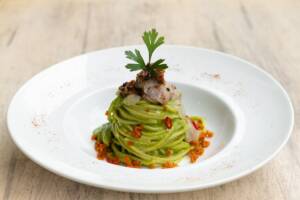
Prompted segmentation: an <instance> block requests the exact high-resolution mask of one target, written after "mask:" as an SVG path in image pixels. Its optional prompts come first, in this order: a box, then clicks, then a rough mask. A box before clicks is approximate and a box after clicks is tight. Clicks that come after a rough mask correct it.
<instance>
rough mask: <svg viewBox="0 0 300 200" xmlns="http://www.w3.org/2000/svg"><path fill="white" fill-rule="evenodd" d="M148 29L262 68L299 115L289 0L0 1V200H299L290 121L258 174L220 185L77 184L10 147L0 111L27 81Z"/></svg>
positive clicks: (299, 149)
mask: <svg viewBox="0 0 300 200" xmlns="http://www.w3.org/2000/svg"><path fill="white" fill-rule="evenodd" d="M151 27H156V28H157V29H158V30H159V32H160V33H162V34H163V35H165V36H166V38H167V39H166V42H167V43H169V44H184V45H193V46H199V47H204V48H211V49H217V50H220V51H223V52H226V53H230V54H234V55H237V56H240V57H242V58H244V59H247V60H249V61H251V62H253V63H255V64H257V65H259V66H261V67H262V68H264V69H265V70H266V71H268V72H269V73H271V74H272V75H273V76H274V77H275V78H276V79H278V80H279V81H280V82H281V83H282V84H283V85H284V87H285V88H286V89H287V91H288V93H289V94H290V96H291V98H292V101H293V104H294V107H295V111H296V120H297V119H298V118H299V117H300V94H299V93H300V78H298V76H299V75H300V1H298V0H272V1H267V0H265V1H261V0H251V1H250V0H248V1H246V0H241V1H235V0H228V1H221V0H216V1H209V0H200V1H197V0H194V1H192V0H178V1H175V0H168V1H160V0H151V1H134V0H127V1H125V0H123V1H106V0H95V1H83V0H82V1H75V0H48V1H47V0H44V1H42V0H0V113H1V121H0V135H1V139H0V158H1V162H0V199H22V200H25V199H51V200H52V199H110V200H112V199H129V200H135V199H149V200H150V199H160V200H176V199H184V200H185V199H195V200H196V199H207V200H215V199H222V200H227V199H228V200H242V199H249V200H250V199H251V200H252V199H255V200H258V199H268V200H269V199H272V200H277V199H285V200H299V199H300V127H299V124H298V123H296V125H295V127H294V133H293V135H292V137H291V139H290V140H289V142H288V144H287V145H286V147H285V148H284V149H283V150H282V151H281V153H280V154H279V155H278V156H277V157H276V158H275V159H274V160H272V161H271V162H270V163H268V164H267V165H266V166H264V167H263V168H261V169H260V170H258V171H256V172H254V173H252V174H251V175H249V176H247V177H244V178H242V179H240V180H237V181H234V182H232V183H229V184H226V185H222V186H219V187H215V188H211V189H205V190H201V191H195V192H188V193H179V194H163V195H156V194H133V193H132V194H129V193H121V192H114V191H108V190H104V189H98V188H94V187H89V186H85V185H82V184H78V183H75V182H73V181H70V180H67V179H65V178H62V177H59V176H57V175H54V174H53V173H50V172H48V171H47V170H45V169H43V168H41V167H40V166H38V165H36V164H35V163H33V162H32V161H31V160H29V159H28V158H27V157H25V156H24V155H23V154H22V153H21V152H20V151H19V150H18V149H17V147H16V146H15V145H14V144H13V142H12V140H11V139H10V137H9V135H8V130H7V127H6V121H5V117H6V111H7V107H8V104H9V102H10V99H11V98H12V96H13V94H14V93H15V92H16V91H17V89H18V88H19V87H20V86H21V85H22V84H23V83H24V82H25V81H26V80H28V79H30V78H31V77H32V76H33V75H35V74H36V73H38V72H40V71H41V70H43V69H45V68H47V67H48V66H50V65H52V64H54V63H57V62H59V61H62V60H64V59H67V58H70V57H72V56H75V55H79V54H81V53H85V52H89V51H93V50H97V49H103V48H109V47H114V46H121V45H130V44H136V43H141V38H140V36H141V33H142V32H143V31H144V30H145V29H149V28H151ZM274 109H276V108H274ZM249 159H250V158H249Z"/></svg>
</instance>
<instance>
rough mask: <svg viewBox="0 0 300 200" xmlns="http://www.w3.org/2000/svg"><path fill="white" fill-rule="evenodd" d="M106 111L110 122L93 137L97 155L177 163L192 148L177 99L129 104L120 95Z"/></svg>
mask: <svg viewBox="0 0 300 200" xmlns="http://www.w3.org/2000/svg"><path fill="white" fill-rule="evenodd" d="M107 115H108V121H109V122H108V123H106V124H104V125H102V126H101V127H100V128H98V129H96V130H95V131H94V138H95V139H96V141H98V142H96V150H97V148H98V150H97V151H98V153H99V154H100V155H99V154H98V157H100V158H102V159H104V158H106V160H107V161H108V162H111V163H114V164H119V163H123V164H125V165H127V166H133V167H139V166H141V165H142V166H148V167H156V166H162V167H174V166H176V164H177V163H178V162H179V161H181V160H182V158H183V157H184V156H185V155H186V154H187V153H188V152H189V151H190V150H191V149H192V148H193V147H192V146H191V145H190V144H189V143H188V142H186V141H185V137H186V132H187V129H188V124H187V119H186V117H184V116H182V114H181V105H180V101H178V100H172V101H169V102H168V103H167V104H166V105H158V104H154V103H150V102H148V101H145V100H140V101H138V102H136V103H135V104H130V103H127V102H126V100H124V98H122V97H121V96H118V97H116V98H115V99H114V100H113V102H112V103H111V105H110V107H109V110H108V112H107ZM99 150H100V152H99ZM101 153H102V155H101Z"/></svg>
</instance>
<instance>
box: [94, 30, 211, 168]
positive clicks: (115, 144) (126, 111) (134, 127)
mask: <svg viewBox="0 0 300 200" xmlns="http://www.w3.org/2000/svg"><path fill="white" fill-rule="evenodd" d="M143 39H144V42H145V43H146V45H147V48H148V51H149V62H148V64H145V62H144V60H143V58H142V57H141V54H140V53H139V51H138V50H135V52H131V51H126V52H125V53H126V55H127V58H128V59H131V60H133V61H135V62H136V63H134V64H128V65H126V68H128V69H130V70H131V71H134V70H139V69H140V70H142V71H141V72H140V73H139V74H138V75H137V78H136V80H133V81H130V82H126V83H124V84H123V85H122V86H120V88H119V91H118V95H117V97H116V98H115V99H114V100H113V101H112V103H111V105H110V106H109V109H108V111H107V112H106V115H107V119H108V122H107V123H106V124H103V125H102V126H100V127H99V128H97V129H95V130H94V132H93V136H92V139H93V140H95V149H96V151H97V157H98V158H99V159H102V160H106V161H108V162H110V163H113V164H122V165H125V166H128V167H141V166H145V167H150V168H152V167H160V166H161V167H164V168H170V167H175V166H177V164H178V163H179V162H180V161H181V160H182V159H183V158H184V157H185V156H186V155H189V156H190V159H191V161H192V162H195V161H196V160H197V158H198V157H199V156H200V155H202V154H203V152H204V148H205V147H207V146H208V144H209V143H208V141H207V140H205V138H209V137H211V136H212V133H211V132H210V131H207V130H206V129H205V127H204V122H203V120H202V119H201V118H200V117H188V116H186V115H184V114H183V111H182V106H181V99H180V93H179V92H178V91H177V90H176V87H175V86H173V85H170V84H167V83H165V81H164V78H163V73H164V70H165V69H166V68H167V65H166V64H164V63H163V61H164V60H163V59H159V60H158V61H156V62H154V63H151V56H152V53H153V51H154V50H155V49H156V48H157V47H158V46H159V45H161V44H162V43H163V37H159V38H157V32H156V31H155V30H154V29H153V30H152V31H149V32H145V33H144V36H143Z"/></svg>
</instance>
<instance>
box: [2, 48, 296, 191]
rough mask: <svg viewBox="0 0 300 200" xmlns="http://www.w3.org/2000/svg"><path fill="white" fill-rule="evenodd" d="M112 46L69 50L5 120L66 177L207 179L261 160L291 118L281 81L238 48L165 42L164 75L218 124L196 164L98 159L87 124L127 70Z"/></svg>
mask: <svg viewBox="0 0 300 200" xmlns="http://www.w3.org/2000/svg"><path fill="white" fill-rule="evenodd" d="M134 48H139V49H142V53H145V48H144V47H143V46H128V47H120V48H112V49H107V50H102V51H97V52H92V53H88V54H85V55H82V56H78V57H75V58H72V59H70V60H67V61H64V62H62V63H59V64H56V65H54V66H53V67H50V68H48V69H46V70H45V71H43V72H41V73H39V74H38V75H36V76H35V77H33V78H32V79H31V80H30V81H28V82H27V83H26V84H25V85H24V86H23V87H22V88H21V89H20V90H19V91H18V92H17V94H16V95H15V97H14V98H13V100H12V102H11V104H10V106H9V110H8V115H7V123H8V127H9V130H10V133H11V137H12V138H13V140H14V142H15V143H16V145H17V146H18V147H19V148H20V149H21V150H22V151H23V152H24V153H25V154H26V155H27V156H28V157H29V158H31V159H32V160H33V161H35V162H36V163H38V164H40V165H41V166H43V167H45V168H46V169H48V170H50V171H52V172H54V173H56V174H59V175H61V176H64V177H66V178H69V179H72V180H75V181H78V182H81V183H85V184H89V185H93V186H97V187H103V188H108V189H114V190H122V191H135V192H157V193H162V192H179V191H189V190H195V189H201V188H207V187H212V186H216V185H219V184H223V183H226V182H229V181H232V180H234V179H237V178H240V177H242V176H244V175H246V174H249V173H250V172H253V171H254V170H256V169H258V168H259V167H261V166H262V165H264V164H265V163H266V162H268V161H269V160H270V159H271V158H273V157H274V156H275V155H276V153H278V152H279V150H280V149H281V148H282V147H283V145H284V144H285V143H286V142H287V140H288V138H289V136H290V134H291V131H292V127H293V122H294V114H293V108H292V105H291V102H290V100H289V97H288V95H287V93H286V92H285V91H284V89H283V88H282V86H281V85H280V84H279V83H278V82H277V81H275V80H274V79H273V78H272V77H271V76H270V75H268V74H267V73H266V72H264V71H262V70H261V69H259V68H258V67H256V66H254V65H252V64H250V63H248V62H246V61H244V60H241V59H239V58H236V57H233V56H230V55H226V54H223V53H219V52H216V51H211V50H205V49H200V48H192V47H182V46H168V45H165V46H163V47H162V48H160V49H158V51H157V52H156V54H155V55H156V56H159V57H161V58H166V61H167V63H168V64H169V66H170V68H169V69H168V70H167V75H166V79H167V80H168V81H172V82H174V83H175V84H176V85H177V86H178V87H179V88H180V89H181V91H182V92H183V102H184V106H185V110H186V112H187V113H188V114H197V115H201V116H203V117H205V118H206V120H207V124H208V128H209V129H210V130H212V131H213V132H215V136H214V138H213V139H212V140H211V146H210V147H209V148H208V149H207V151H206V152H205V155H204V156H203V157H202V158H201V159H200V160H199V161H198V162H197V163H195V164H189V162H187V161H183V162H182V163H181V165H180V166H179V167H177V168H173V169H132V168H126V167H122V166H117V165H112V164H109V163H106V162H104V161H100V160H97V159H96V158H95V157H96V153H95V152H94V149H93V143H92V141H91V140H90V136H91V131H92V130H93V129H94V128H95V127H97V126H98V125H100V124H102V123H103V122H105V115H104V113H105V111H106V109H107V108H108V105H109V103H110V102H111V100H112V99H113V98H114V96H115V91H116V88H117V87H118V86H119V85H120V84H121V83H123V82H125V81H127V80H129V79H133V78H134V77H135V73H130V72H129V71H128V70H127V69H125V67H124V65H125V64H126V63H127V62H128V60H126V59H125V56H124V51H125V50H128V49H134Z"/></svg>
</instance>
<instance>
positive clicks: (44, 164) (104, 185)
mask: <svg viewBox="0 0 300 200" xmlns="http://www.w3.org/2000/svg"><path fill="white" fill-rule="evenodd" d="M142 46H143V45H126V46H118V47H112V48H105V49H99V50H96V51H91V52H88V53H85V54H79V55H76V56H73V57H70V58H67V59H65V60H63V61H60V62H57V63H55V64H52V65H50V66H49V67H47V68H46V69H43V70H42V71H40V72H38V73H37V74H35V75H34V76H32V77H31V78H30V79H28V80H27V81H25V82H24V83H23V84H22V85H21V86H20V87H19V88H18V89H17V91H16V92H15V94H14V95H13V97H12V98H11V100H10V103H9V106H8V109H7V112H6V125H7V128H8V133H9V136H10V138H11V139H12V140H13V142H14V143H15V144H16V146H17V147H18V149H19V150H20V151H21V152H23V153H24V154H25V155H26V156H27V157H28V158H29V159H30V160H32V161H33V162H35V163H36V164H38V165H39V166H41V167H43V168H45V169H47V170H48V171H50V172H52V173H54V174H56V175H59V176H62V177H65V178H67V179H69V180H72V181H75V182H78V183H82V184H86V185H90V186H94V187H100V188H105V189H110V190H115V191H123V192H138V193H170V192H172V193H177V192H187V191H194V190H200V189H204V188H211V187H215V186H218V185H222V184H225V183H228V182H231V181H234V180H236V179H239V178H242V177H244V176H247V175H249V174H250V173H252V172H254V171H256V170H258V169H260V168H261V167H262V166H264V165H265V164H267V163H268V162H269V161H270V160H272V159H273V158H274V157H275V156H276V155H277V154H278V153H279V152H280V151H281V150H282V148H283V147H284V146H285V145H286V143H287V142H288V140H289V138H290V137H291V134H292V132H293V128H294V124H295V111H294V107H293V103H292V101H291V98H290V97H289V95H288V93H287V91H286V90H285V89H284V87H283V86H282V84H281V83H280V82H279V81H278V80H277V79H275V78H274V77H273V76H272V75H271V74H269V73H268V72H267V71H266V70H264V69H262V68H260V67H259V66H257V65H255V64H253V63H250V62H249V61H247V60H245V59H243V58H240V57H237V56H235V55H232V54H228V53H224V52H220V51H217V50H213V49H207V48H201V47H196V46H187V45H164V47H166V48H188V49H192V50H196V51H199V50H200V51H203V52H207V53H211V54H218V55H221V56H225V57H228V58H231V59H234V60H237V61H239V62H242V63H245V64H247V65H248V66H250V67H252V68H254V69H255V70H258V71H259V72H260V73H262V74H264V75H265V76H267V77H268V78H269V79H270V80H271V81H272V82H273V83H274V84H276V86H277V87H278V88H279V89H280V91H281V93H282V94H283V96H284V98H285V99H286V100H287V103H288V106H289V108H290V111H291V123H290V124H289V129H288V132H287V134H286V136H285V139H284V140H283V141H282V142H281V144H280V145H279V146H278V147H277V149H276V151H274V152H273V153H272V154H270V155H269V156H268V157H267V158H266V159H264V160H263V161H261V162H260V163H258V164H257V165H255V166H254V167H252V168H250V169H248V170H244V171H242V172H240V173H237V174H235V175H232V176H229V177H227V178H223V179H220V180H218V181H214V182H211V183H208V184H204V185H200V186H197V185H195V186H184V185H183V186H176V187H173V188H170V189H169V188H163V189H160V188H159V187H157V188H145V187H132V186H130V185H128V186H127V185H126V186H125V185H122V186H121V185H113V184H111V183H104V182H103V183H101V184H100V183H97V184H94V183H91V182H88V181H85V180H82V179H80V178H77V177H75V176H71V175H69V174H68V173H67V172H65V171H60V170H57V169H56V168H55V167H53V166H52V165H50V166H49V165H47V162H45V161H40V160H39V159H37V158H35V157H34V156H32V155H31V154H30V153H29V152H28V151H27V150H26V148H22V146H21V145H20V144H19V142H18V141H17V139H16V138H15V137H14V134H13V132H12V128H11V127H12V125H11V120H12V119H11V117H10V116H11V110H12V106H13V105H14V102H15V100H16V98H17V97H18V95H19V94H20V93H21V91H22V90H24V89H25V88H26V86H27V85H28V84H29V82H30V81H31V80H32V79H34V78H36V77H38V76H41V75H43V74H45V73H47V71H48V70H52V69H54V68H56V67H60V65H61V64H62V63H64V62H68V61H69V60H72V59H78V58H79V57H82V56H88V55H89V54H94V53H97V52H101V51H106V50H113V49H120V48H130V49H133V48H139V47H142ZM66 167H68V166H66ZM76 170H77V169H76Z"/></svg>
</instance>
